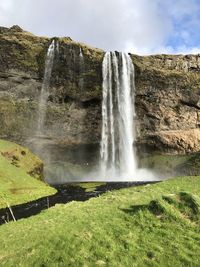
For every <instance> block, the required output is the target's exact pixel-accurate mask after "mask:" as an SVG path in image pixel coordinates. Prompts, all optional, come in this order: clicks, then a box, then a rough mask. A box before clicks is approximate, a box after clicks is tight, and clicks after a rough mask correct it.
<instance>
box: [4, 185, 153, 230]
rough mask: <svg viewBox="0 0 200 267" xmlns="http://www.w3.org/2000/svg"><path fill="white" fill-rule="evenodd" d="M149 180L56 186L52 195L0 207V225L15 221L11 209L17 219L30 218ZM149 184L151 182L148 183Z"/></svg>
mask: <svg viewBox="0 0 200 267" xmlns="http://www.w3.org/2000/svg"><path fill="white" fill-rule="evenodd" d="M145 184H147V182H134V183H133V182H119V183H115V182H113V183H112V182H111V183H105V184H102V185H99V186H97V187H96V188H95V185H94V188H92V189H91V188H89V189H85V188H83V187H81V185H80V184H78V185H76V184H65V185H56V186H54V187H55V188H56V189H57V193H56V194H55V195H52V196H47V197H43V198H40V199H37V200H35V201H31V202H29V203H25V204H20V205H16V206H12V207H11V210H10V209H9V208H5V209H0V225H2V224H5V223H8V222H10V221H13V217H12V214H11V211H12V212H13V214H14V217H15V219H16V220H19V219H23V218H28V217H31V216H33V215H37V214H39V213H40V212H41V211H42V210H46V209H48V208H50V207H53V206H55V205H56V204H65V203H69V202H71V201H86V200H88V199H90V198H94V197H98V196H99V195H101V194H103V193H105V192H107V191H111V190H118V189H122V188H127V187H132V186H139V185H145ZM148 184H149V183H148Z"/></svg>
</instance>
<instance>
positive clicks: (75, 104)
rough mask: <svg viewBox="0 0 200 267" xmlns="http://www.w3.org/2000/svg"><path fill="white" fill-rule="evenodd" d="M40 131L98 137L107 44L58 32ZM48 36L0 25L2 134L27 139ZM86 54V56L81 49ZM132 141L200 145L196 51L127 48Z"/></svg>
mask: <svg viewBox="0 0 200 267" xmlns="http://www.w3.org/2000/svg"><path fill="white" fill-rule="evenodd" d="M55 39H56V40H57V41H58V44H59V47H58V49H57V53H56V56H55V61H54V66H53V71H52V79H51V86H50V95H49V98H48V107H47V118H46V124H45V136H46V137H48V139H50V140H52V142H55V143H60V144H67V145H68V144H90V143H99V141H100V135H101V99H102V60H103V56H104V53H105V52H104V51H103V50H100V49H96V48H91V47H89V46H87V45H85V44H81V43H77V42H74V41H73V40H71V38H69V37H64V38H55ZM50 43H51V39H49V38H46V37H37V36H34V35H33V34H31V33H28V32H25V31H23V30H22V29H21V28H20V27H18V26H13V27H11V28H10V29H7V28H0V66H1V68H0V123H1V129H0V137H2V138H6V139H9V140H14V141H18V142H20V143H22V144H23V143H25V142H26V140H27V139H28V138H29V137H30V136H31V135H32V134H33V129H34V128H35V127H36V123H37V117H38V99H39V95H40V90H41V86H42V80H43V74H44V64H45V56H46V52H47V49H48V46H49V44H50ZM80 53H82V54H83V57H81V56H80ZM131 57H132V60H133V63H134V66H135V82H136V98H135V101H136V112H137V125H136V128H137V145H138V147H139V148H143V147H145V149H146V148H149V149H153V150H157V149H158V150H161V151H165V152H170V153H188V152H197V151H199V150H200V132H199V125H200V122H199V115H200V97H199V95H200V55H185V56H183V55H155V56H145V57H143V56H137V55H131Z"/></svg>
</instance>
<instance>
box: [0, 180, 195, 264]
mask: <svg viewBox="0 0 200 267" xmlns="http://www.w3.org/2000/svg"><path fill="white" fill-rule="evenodd" d="M199 198H200V177H180V178H176V179H172V180H168V181H165V182H161V183H158V184H153V185H147V186H140V187H132V188H128V189H122V190H119V191H112V192H108V193H106V194H104V195H102V196H101V197H98V198H94V199H90V200H89V201H86V202H71V203H69V204H66V205H56V206H55V207H54V208H50V209H48V210H46V211H44V212H42V213H41V214H39V215H37V216H33V217H31V218H28V219H24V220H20V221H18V222H11V223H9V224H7V225H3V226H1V227H0V240H1V242H0V266H6V267H7V266H48V267H49V266H67V267H68V266H73V267H74V266H75V267H76V266H77V267H78V266H84V267H86V266H89V267H90V266H91V267H93V266H111V267H126V266H127V267H132V266H141V267H143V266H159V267H160V266H169V267H172V266H173V267H175V266H177V267H180V266H196V267H197V266H198V267H199V266H200V249H199V248H200V227H199V226H200V221H199V219H200V201H199Z"/></svg>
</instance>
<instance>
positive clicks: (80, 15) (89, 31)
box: [0, 0, 200, 54]
mask: <svg viewBox="0 0 200 267" xmlns="http://www.w3.org/2000/svg"><path fill="white" fill-rule="evenodd" d="M196 10H197V6H196V0H190V1H189V2H188V1H187V0H177V1H174V0H165V1H162V0H154V1H149V0H117V1H116V0H95V1H94V0H73V1H66V0H57V1H55V0H34V1H33V0H17V1H16V0H1V2H0V24H1V25H7V26H11V25H13V24H18V25H20V26H21V27H23V28H24V29H26V30H28V31H31V32H33V33H35V34H39V35H47V36H70V37H72V38H73V39H75V40H77V41H81V42H86V43H88V44H90V45H93V46H96V47H100V48H103V49H105V50H129V51H131V52H133V53H139V54H150V53H156V52H164V51H170V50H172V51H174V52H176V48H175V49H174V48H173V46H172V47H169V44H168V46H167V40H168V39H169V37H171V36H172V35H173V34H174V37H176V38H177V34H180V35H181V36H182V38H183V40H185V42H187V40H189V38H190V34H189V33H188V27H187V28H186V29H181V33H177V32H176V33H175V32H174V30H175V28H174V26H173V22H174V20H175V19H176V20H178V21H181V20H182V18H183V17H184V16H189V15H191V14H196V13H195V12H196ZM192 17H193V19H194V21H197V22H196V23H198V18H197V17H195V16H192ZM190 23H193V24H194V22H191V21H190ZM193 24H192V25H193ZM176 30H177V29H176ZM184 45H185V44H183V46H184ZM197 46H198V45H197ZM199 46H200V45H199ZM186 48H187V47H186ZM161 49H162V51H161ZM197 49H198V48H197ZM184 50H187V49H184ZM194 51H195V50H194Z"/></svg>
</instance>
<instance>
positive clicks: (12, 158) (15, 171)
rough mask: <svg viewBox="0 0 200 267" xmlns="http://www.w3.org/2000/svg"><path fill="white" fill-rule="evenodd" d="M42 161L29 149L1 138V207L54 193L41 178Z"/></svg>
mask: <svg viewBox="0 0 200 267" xmlns="http://www.w3.org/2000/svg"><path fill="white" fill-rule="evenodd" d="M41 165H42V162H41V161H40V159H38V158H37V157H36V156H34V155H33V154H32V153H31V152H30V151H29V150H28V149H26V148H23V147H21V146H18V145H16V144H14V143H11V142H7V141H3V140H0V208H4V207H7V206H8V205H16V204H21V203H24V202H29V201H32V200H35V199H38V198H41V197H44V196H48V195H52V194H54V193H55V192H56V190H55V189H53V188H51V187H49V186H48V185H47V184H45V183H44V182H42V181H40V180H38V179H36V178H39V169H40V168H41Z"/></svg>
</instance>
